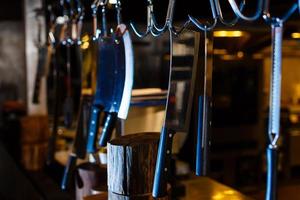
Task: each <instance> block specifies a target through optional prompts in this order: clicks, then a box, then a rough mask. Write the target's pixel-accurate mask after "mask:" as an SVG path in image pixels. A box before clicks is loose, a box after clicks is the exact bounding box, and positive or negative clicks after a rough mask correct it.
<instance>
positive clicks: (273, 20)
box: [263, 0, 300, 24]
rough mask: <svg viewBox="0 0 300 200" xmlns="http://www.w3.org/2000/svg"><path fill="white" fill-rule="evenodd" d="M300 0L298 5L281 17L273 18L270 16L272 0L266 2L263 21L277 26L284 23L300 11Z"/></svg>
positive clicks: (295, 4) (294, 5)
mask: <svg viewBox="0 0 300 200" xmlns="http://www.w3.org/2000/svg"><path fill="white" fill-rule="evenodd" d="M299 5H300V0H298V2H297V3H294V4H293V5H292V6H291V8H290V9H289V10H288V11H287V12H286V13H285V14H284V15H283V16H281V17H273V16H271V14H270V0H265V4H264V8H263V19H264V20H265V21H266V22H267V23H268V24H276V23H279V22H281V23H284V22H285V21H286V20H288V18H290V17H291V16H292V14H294V12H295V11H296V10H297V9H299V10H300V7H299Z"/></svg>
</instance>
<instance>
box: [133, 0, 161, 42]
mask: <svg viewBox="0 0 300 200" xmlns="http://www.w3.org/2000/svg"><path fill="white" fill-rule="evenodd" d="M130 26H131V28H132V30H133V32H134V33H135V34H136V35H137V36H138V37H140V38H144V37H146V36H147V35H149V33H152V34H154V35H155V32H157V31H158V29H159V28H158V26H157V23H156V20H155V16H154V13H153V3H152V0H147V28H146V31H145V32H144V33H142V32H141V31H139V30H138V29H137V28H136V25H135V23H134V22H130ZM153 30H155V31H153Z"/></svg>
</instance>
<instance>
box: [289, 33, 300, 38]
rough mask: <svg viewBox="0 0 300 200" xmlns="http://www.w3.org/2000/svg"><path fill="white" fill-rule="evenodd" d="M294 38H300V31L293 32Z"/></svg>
mask: <svg viewBox="0 0 300 200" xmlns="http://www.w3.org/2000/svg"><path fill="white" fill-rule="evenodd" d="M291 36H292V38H294V39H300V33H297V32H296V33H292V35H291Z"/></svg>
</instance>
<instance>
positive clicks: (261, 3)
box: [228, 0, 263, 21]
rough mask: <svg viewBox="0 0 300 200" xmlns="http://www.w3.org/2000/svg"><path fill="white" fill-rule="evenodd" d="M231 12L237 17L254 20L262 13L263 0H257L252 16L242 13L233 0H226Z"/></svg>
mask: <svg viewBox="0 0 300 200" xmlns="http://www.w3.org/2000/svg"><path fill="white" fill-rule="evenodd" d="M228 2H229V4H230V6H231V8H232V10H233V12H234V13H235V14H236V16H238V17H239V18H241V19H243V20H246V21H254V20H257V19H258V18H259V17H260V16H261V13H262V10H263V0H258V4H257V9H256V12H255V14H254V15H253V16H246V15H244V14H243V13H242V10H241V9H240V8H239V7H238V5H237V3H236V1H235V0H228Z"/></svg>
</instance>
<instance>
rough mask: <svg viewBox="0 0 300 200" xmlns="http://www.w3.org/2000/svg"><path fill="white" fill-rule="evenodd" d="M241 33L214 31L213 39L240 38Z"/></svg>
mask: <svg viewBox="0 0 300 200" xmlns="http://www.w3.org/2000/svg"><path fill="white" fill-rule="evenodd" d="M242 36H243V32H242V31H214V37H242Z"/></svg>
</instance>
